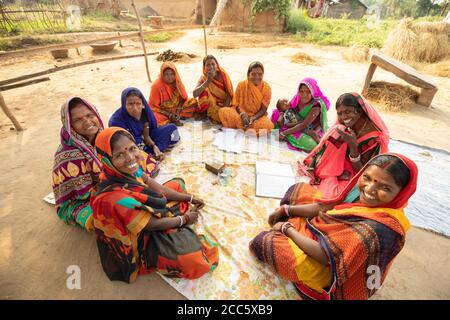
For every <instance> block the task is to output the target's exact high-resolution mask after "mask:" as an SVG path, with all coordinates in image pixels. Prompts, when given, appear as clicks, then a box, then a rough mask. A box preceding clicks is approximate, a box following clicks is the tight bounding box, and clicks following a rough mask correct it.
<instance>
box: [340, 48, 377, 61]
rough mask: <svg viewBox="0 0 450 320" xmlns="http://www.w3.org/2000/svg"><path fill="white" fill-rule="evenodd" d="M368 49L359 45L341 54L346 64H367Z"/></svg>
mask: <svg viewBox="0 0 450 320" xmlns="http://www.w3.org/2000/svg"><path fill="white" fill-rule="evenodd" d="M369 51H370V48H369V47H367V46H364V45H361V44H355V45H353V46H352V47H351V48H350V49H348V50H345V51H344V52H343V53H342V57H343V58H344V60H346V61H348V62H367V61H369V57H370V52H369Z"/></svg>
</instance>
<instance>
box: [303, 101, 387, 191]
mask: <svg viewBox="0 0 450 320" xmlns="http://www.w3.org/2000/svg"><path fill="white" fill-rule="evenodd" d="M336 111H337V122H336V124H335V125H334V126H333V127H331V128H330V130H329V131H328V132H327V133H326V134H325V136H324V137H323V138H322V139H321V141H320V143H319V145H318V146H317V147H315V148H314V149H313V150H312V151H311V153H310V154H309V155H308V156H307V157H306V159H305V160H304V161H303V164H299V171H300V173H301V174H304V175H308V176H310V177H311V181H310V185H312V186H313V188H314V189H316V188H317V189H318V190H319V191H320V193H321V196H322V197H325V198H331V197H335V196H336V195H338V194H339V193H340V192H341V191H342V190H343V189H344V187H345V186H346V185H347V183H348V182H349V181H350V180H351V179H352V177H353V176H354V175H355V174H356V173H357V172H358V171H359V170H360V169H361V168H362V167H363V166H364V165H365V164H366V163H367V162H368V161H369V160H370V159H372V158H373V157H374V156H376V155H378V154H381V153H386V152H388V143H389V131H388V129H387V127H386V125H385V123H384V122H383V120H382V119H381V117H380V116H379V114H378V113H377V112H376V111H375V109H374V108H373V107H372V106H371V105H370V104H369V103H368V102H367V101H366V100H365V99H364V98H363V97H361V96H360V95H359V94H357V93H345V94H343V95H341V96H340V97H339V98H338V100H337V101H336Z"/></svg>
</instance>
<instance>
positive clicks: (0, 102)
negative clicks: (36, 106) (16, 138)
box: [0, 91, 23, 131]
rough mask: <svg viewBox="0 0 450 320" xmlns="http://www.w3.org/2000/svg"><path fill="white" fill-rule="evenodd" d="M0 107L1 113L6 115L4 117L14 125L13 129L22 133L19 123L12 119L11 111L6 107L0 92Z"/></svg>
mask: <svg viewBox="0 0 450 320" xmlns="http://www.w3.org/2000/svg"><path fill="white" fill-rule="evenodd" d="M0 107H2V110H3V112H4V113H5V114H6V116H7V117H8V118H9V119H10V120H11V122H12V123H13V124H14V127H15V128H16V130H17V131H23V128H22V126H21V125H20V123H19V121H17V119H16V118H15V117H14V115H13V114H12V112H11V110H9V108H8V107H7V106H6V102H5V99H4V98H3V95H2V92H1V91H0Z"/></svg>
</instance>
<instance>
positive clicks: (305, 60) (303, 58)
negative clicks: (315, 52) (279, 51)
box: [291, 52, 320, 66]
mask: <svg viewBox="0 0 450 320" xmlns="http://www.w3.org/2000/svg"><path fill="white" fill-rule="evenodd" d="M291 62H293V63H300V64H309V65H313V66H319V65H320V64H319V63H318V60H317V59H313V58H311V56H310V55H309V54H306V53H303V52H298V53H296V54H294V55H293V56H292V57H291Z"/></svg>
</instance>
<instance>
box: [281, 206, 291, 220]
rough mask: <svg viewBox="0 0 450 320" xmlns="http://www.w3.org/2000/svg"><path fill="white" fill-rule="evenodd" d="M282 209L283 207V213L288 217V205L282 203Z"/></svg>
mask: <svg viewBox="0 0 450 320" xmlns="http://www.w3.org/2000/svg"><path fill="white" fill-rule="evenodd" d="M283 209H284V215H285V216H286V217H290V216H291V215H290V214H289V205H287V204H284V205H283Z"/></svg>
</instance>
